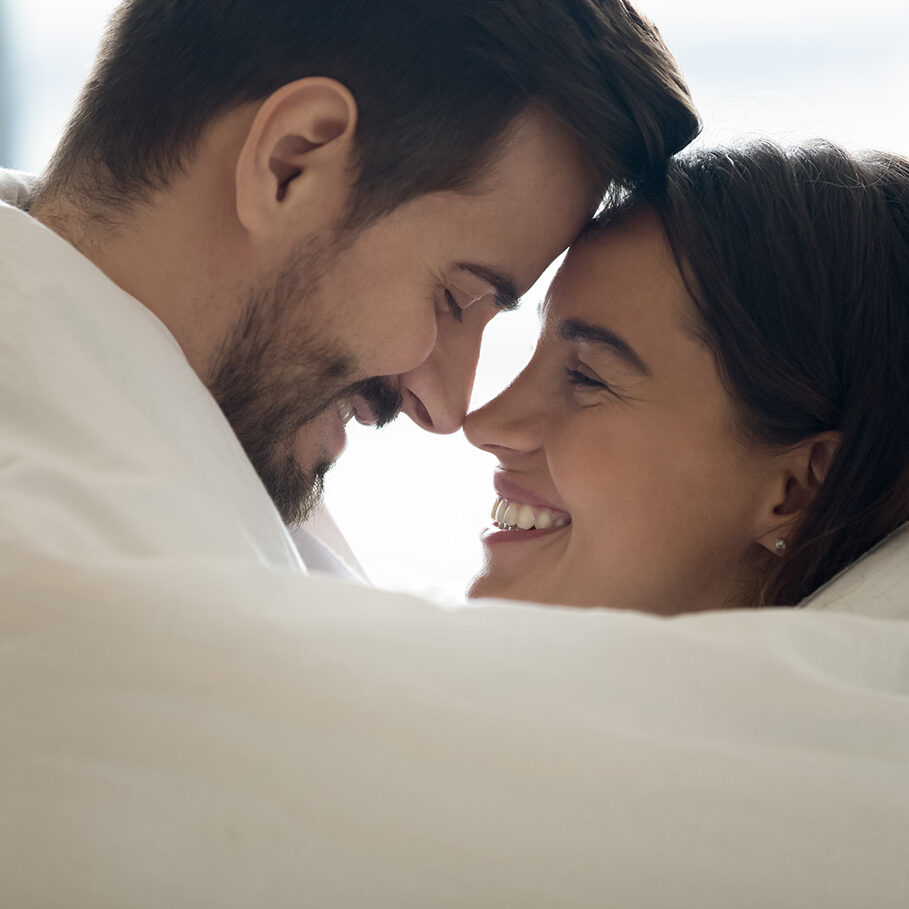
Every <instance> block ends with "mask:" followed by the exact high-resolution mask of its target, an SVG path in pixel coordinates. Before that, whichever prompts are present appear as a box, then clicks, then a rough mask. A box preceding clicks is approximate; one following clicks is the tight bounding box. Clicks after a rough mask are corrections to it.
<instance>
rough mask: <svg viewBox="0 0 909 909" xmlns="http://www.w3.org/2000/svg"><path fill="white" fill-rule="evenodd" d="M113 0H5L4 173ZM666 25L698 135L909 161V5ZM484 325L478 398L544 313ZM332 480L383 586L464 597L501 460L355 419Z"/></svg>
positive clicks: (525, 355)
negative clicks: (816, 144) (694, 107)
mask: <svg viewBox="0 0 909 909" xmlns="http://www.w3.org/2000/svg"><path fill="white" fill-rule="evenodd" d="M116 5H117V4H116V3H115V2H111V0H78V2H72V0H65V2H61V0H0V166H5V167H13V168H19V169H22V170H28V171H40V170H41V169H42V168H43V167H44V164H45V163H46V161H47V159H48V157H49V156H50V153H51V151H52V150H53V148H54V146H55V144H56V142H57V139H58V137H59V134H60V130H61V127H62V126H63V124H64V122H65V120H66V118H67V116H68V113H69V111H70V108H71V107H72V104H73V101H74V100H75V97H76V94H77V93H78V91H79V88H80V86H81V84H82V82H83V80H84V78H85V76H86V75H87V73H88V70H89V67H90V65H91V61H92V58H93V55H94V51H95V48H96V46H97V43H98V40H99V38H100V36H101V33H102V31H103V28H104V24H105V21H106V19H107V17H108V15H109V14H110V12H111V11H112V9H113V8H114V7H115V6H116ZM637 5H638V7H639V9H640V10H641V11H642V12H643V13H645V14H646V15H647V16H649V17H650V18H651V19H652V20H653V21H654V22H655V23H656V24H657V26H658V27H659V28H660V30H661V31H662V33H663V36H664V38H665V39H666V42H667V43H668V45H669V47H670V48H671V49H672V50H673V51H674V53H675V55H676V57H677V59H678V60H679V62H680V63H681V66H682V69H683V71H684V72H685V75H686V77H687V79H688V83H689V86H690V88H691V90H692V92H693V94H694V97H695V100H696V101H697V103H698V106H699V108H700V111H701V114H702V116H703V118H704V122H705V130H704V134H703V136H702V138H701V139H700V140H699V141H700V142H701V143H704V144H716V143H721V142H731V141H736V140H739V139H747V138H748V137H751V136H755V135H771V136H773V137H775V138H777V139H779V140H780V141H782V142H784V143H791V142H797V141H799V140H802V139H807V138H813V137H824V138H828V139H832V140H834V141H837V142H839V143H841V144H844V145H846V146H847V147H851V148H864V147H868V148H880V149H886V150H890V151H895V152H898V153H902V154H909V117H907V115H906V110H907V98H909V0H864V2H863V3H861V4H831V3H830V2H829V0H739V2H737V3H730V2H728V0H720V2H717V0H638V3H637ZM551 274H552V270H550V273H548V274H547V275H544V276H543V278H542V279H541V281H540V282H539V284H538V285H537V287H535V288H534V289H533V291H531V292H530V293H529V294H528V295H527V297H526V298H525V301H524V305H523V307H522V308H521V310H520V311H518V312H516V313H510V314H506V315H502V316H499V317H497V318H496V319H495V320H494V321H493V323H492V324H491V325H490V327H489V329H487V336H486V341H485V343H484V350H483V354H482V357H481V360H480V366H479V370H478V375H477V383H476V388H475V392H474V406H478V405H480V404H482V403H484V402H485V401H487V400H489V398H491V397H492V396H493V395H495V394H496V393H497V392H498V391H500V390H501V389H502V388H504V387H505V386H506V385H507V384H508V382H509V381H510V380H511V379H512V378H513V377H514V376H515V375H516V374H517V372H518V371H519V370H520V369H521V367H522V366H523V365H524V363H525V362H526V361H527V359H529V357H530V354H531V352H532V350H533V345H534V342H535V339H536V332H537V322H536V306H537V302H538V300H539V298H540V296H541V295H542V293H543V290H544V288H545V287H546V285H547V283H548V281H549V279H550V278H551ZM349 435H350V443H349V445H348V450H347V453H346V454H345V455H344V457H343V458H342V459H341V461H340V463H339V464H338V465H337V466H336V467H335V469H334V470H333V471H332V472H331V473H330V474H329V477H328V485H327V499H328V503H329V506H330V508H331V511H332V512H333V514H334V516H335V519H336V521H337V522H338V524H339V525H340V526H341V528H342V530H343V531H344V532H345V534H346V535H347V537H348V539H349V540H350V543H351V545H352V547H353V549H354V551H355V552H356V553H357V555H358V557H359V559H360V561H361V563H362V565H363V567H364V568H365V570H366V572H367V574H368V575H369V576H370V578H371V579H372V580H373V581H374V582H375V583H377V584H379V585H381V586H388V587H396V588H401V589H408V590H421V591H424V592H433V593H435V594H436V595H439V596H442V597H444V598H446V599H457V598H458V597H459V596H460V595H461V592H462V591H463V589H464V587H465V585H466V583H467V581H468V580H469V578H470V577H471V574H472V573H473V572H474V571H475V570H476V568H477V567H478V565H479V562H480V546H479V542H478V538H479V533H480V531H481V529H482V528H483V527H484V526H486V524H487V522H488V513H489V510H490V508H491V506H492V502H493V498H494V495H493V492H492V484H491V475H492V469H493V466H494V461H493V459H492V458H491V457H490V456H489V455H485V454H483V453H481V452H477V451H475V450H473V449H472V448H471V447H470V445H468V444H467V442H466V441H465V440H464V438H463V436H462V435H461V434H460V433H458V434H456V435H454V436H445V437H441V436H430V435H428V434H427V433H424V432H422V431H420V430H417V429H416V428H415V427H414V426H413V425H412V424H411V423H410V422H409V421H407V420H406V419H405V420H400V421H398V423H397V424H395V425H393V426H391V427H388V428H387V429H385V430H382V431H380V432H375V431H372V430H366V429H363V428H361V427H359V426H357V425H355V424H351V427H350V433H349Z"/></svg>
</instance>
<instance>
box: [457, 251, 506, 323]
mask: <svg viewBox="0 0 909 909" xmlns="http://www.w3.org/2000/svg"><path fill="white" fill-rule="evenodd" d="M457 267H458V268H463V269H464V270H465V271H469V272H470V273H471V274H474V275H476V276H477V277H478V278H480V279H481V280H483V281H485V282H486V283H487V284H488V285H489V286H490V287H491V288H492V289H493V290H494V291H495V295H496V306H498V308H499V309H501V310H503V311H505V312H508V311H510V310H512V309H517V308H518V306H519V305H520V303H521V295H520V294H519V293H518V291H517V285H516V284H515V281H514V278H512V277H511V275H504V274H501V273H500V272H498V271H496V270H495V269H494V268H489V267H488V266H486V265H478V264H476V263H474V262H458V265H457Z"/></svg>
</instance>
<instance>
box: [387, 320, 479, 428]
mask: <svg viewBox="0 0 909 909" xmlns="http://www.w3.org/2000/svg"><path fill="white" fill-rule="evenodd" d="M468 314H470V311H468V313H466V314H465V319H464V322H463V323H453V324H449V325H445V326H444V327H440V329H439V335H438V338H437V339H436V345H435V347H434V348H433V350H432V353H431V354H430V355H429V358H428V359H426V360H425V361H424V362H423V363H421V364H420V365H419V366H418V367H417V368H416V369H412V370H411V371H410V372H408V373H405V374H404V375H402V376H401V377H400V381H399V386H398V387H399V388H400V389H401V394H402V395H403V398H404V403H403V407H402V408H401V409H402V410H403V411H404V413H406V414H407V415H408V416H409V417H410V418H411V419H412V420H413V421H414V422H415V423H416V424H417V425H418V426H422V427H423V429H426V430H428V431H429V432H437V433H442V434H446V433H452V432H456V431H457V430H458V429H460V428H461V424H462V423H463V422H464V417H465V415H466V414H467V408H468V406H469V404H470V394H471V392H472V391H473V382H474V378H475V376H476V372H477V360H478V359H479V356H480V343H481V341H482V338H483V328H484V327H485V325H486V322H487V321H488V319H486V318H472V319H468V318H467V315H468Z"/></svg>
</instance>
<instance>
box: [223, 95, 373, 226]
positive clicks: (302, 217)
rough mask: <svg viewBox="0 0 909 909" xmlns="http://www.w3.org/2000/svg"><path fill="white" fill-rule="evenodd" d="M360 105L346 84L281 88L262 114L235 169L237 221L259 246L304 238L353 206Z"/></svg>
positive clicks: (266, 104) (244, 144)
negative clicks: (349, 202) (350, 203)
mask: <svg viewBox="0 0 909 909" xmlns="http://www.w3.org/2000/svg"><path fill="white" fill-rule="evenodd" d="M356 124H357V104H356V101H354V98H353V95H351V93H350V92H349V91H348V90H347V89H346V88H345V87H344V86H343V85H341V83H340V82H336V81H335V80H333V79H326V78H322V77H313V78H307V79H299V80H297V81H296V82H291V83H289V84H287V85H284V86H282V87H281V88H280V89H278V90H277V91H276V92H275V93H274V94H272V95H270V96H269V97H268V98H266V99H265V101H264V102H263V103H262V104H261V106H260V107H259V110H258V112H257V114H256V116H255V118H254V120H253V122H252V125H251V126H250V128H249V132H248V133H247V135H246V139H245V141H244V143H243V146H242V148H241V150H240V154H239V156H238V158H237V165H236V174H235V180H236V193H237V196H236V198H237V217H238V218H239V220H240V223H241V224H242V225H243V226H244V228H245V229H246V230H247V232H248V233H250V234H251V235H252V236H253V238H254V239H257V240H266V241H267V240H269V239H272V238H275V237H277V238H284V239H287V238H288V236H289V234H288V232H289V231H290V236H291V237H294V238H299V237H300V236H301V235H302V234H303V233H307V234H308V233H311V232H313V231H316V230H320V229H322V228H324V227H326V226H328V225H329V224H331V223H333V222H334V221H336V220H337V218H338V217H339V215H340V213H341V212H342V211H343V209H344V207H345V206H346V204H347V200H348V197H349V194H350V189H351V186H352V182H353V177H354V172H353V167H352V162H353V151H354V147H353V146H354V134H355V131H356Z"/></svg>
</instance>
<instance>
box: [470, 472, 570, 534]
mask: <svg viewBox="0 0 909 909" xmlns="http://www.w3.org/2000/svg"><path fill="white" fill-rule="evenodd" d="M493 482H494V486H495V489H496V492H497V493H498V496H497V497H496V500H495V502H494V504H493V506H492V512H491V514H490V517H491V519H492V522H493V527H491V528H488V529H487V530H486V531H485V532H484V534H483V540H484V542H487V541H488V542H492V541H496V542H499V541H502V542H504V541H505V540H509V541H513V542H517V541H519V540H529V539H533V538H534V537H538V536H542V535H544V534H549V533H554V532H555V531H557V530H561V529H562V528H563V527H566V526H568V525H569V524H570V523H571V515H570V514H569V513H568V512H567V511H565V510H563V509H561V508H556V507H555V506H554V505H550V504H549V503H548V502H545V501H543V500H542V499H541V498H540V497H539V496H537V495H535V494H534V493H531V492H529V491H528V490H525V489H523V488H521V487H520V486H518V485H517V484H516V483H515V482H514V481H512V480H510V479H509V478H508V477H506V476H504V475H503V474H501V473H500V474H496V476H495V479H494V481H493Z"/></svg>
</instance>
